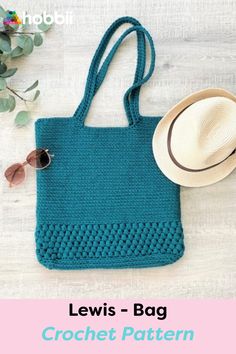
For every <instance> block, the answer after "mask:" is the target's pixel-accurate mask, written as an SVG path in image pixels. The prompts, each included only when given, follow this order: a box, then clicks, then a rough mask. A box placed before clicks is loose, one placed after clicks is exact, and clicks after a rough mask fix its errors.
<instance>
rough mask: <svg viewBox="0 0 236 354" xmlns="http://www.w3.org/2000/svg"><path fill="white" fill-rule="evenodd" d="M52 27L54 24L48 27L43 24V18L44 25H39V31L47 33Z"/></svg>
mask: <svg viewBox="0 0 236 354" xmlns="http://www.w3.org/2000/svg"><path fill="white" fill-rule="evenodd" d="M51 27H52V24H50V25H48V24H47V23H45V22H43V17H42V23H40V24H39V25H38V29H39V30H40V31H42V32H47V31H48V30H49V29H50V28H51Z"/></svg>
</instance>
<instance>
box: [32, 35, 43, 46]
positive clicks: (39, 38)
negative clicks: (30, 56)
mask: <svg viewBox="0 0 236 354" xmlns="http://www.w3.org/2000/svg"><path fill="white" fill-rule="evenodd" d="M42 44H43V37H42V36H41V34H40V33H38V32H36V33H35V35H34V45H35V46H36V47H39V46H40V45H42Z"/></svg>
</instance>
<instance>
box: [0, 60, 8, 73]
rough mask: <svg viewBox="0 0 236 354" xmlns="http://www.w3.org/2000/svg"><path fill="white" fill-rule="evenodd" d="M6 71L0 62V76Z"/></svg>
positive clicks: (3, 64)
mask: <svg viewBox="0 0 236 354" xmlns="http://www.w3.org/2000/svg"><path fill="white" fill-rule="evenodd" d="M1 60H2V58H1ZM6 70H7V66H6V64H5V63H2V62H0V75H2V74H3V73H5V71H6Z"/></svg>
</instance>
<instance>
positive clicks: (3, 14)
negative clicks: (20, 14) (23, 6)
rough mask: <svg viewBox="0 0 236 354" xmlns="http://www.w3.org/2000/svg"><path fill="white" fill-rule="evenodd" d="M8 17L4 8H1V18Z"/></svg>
mask: <svg viewBox="0 0 236 354" xmlns="http://www.w3.org/2000/svg"><path fill="white" fill-rule="evenodd" d="M6 15H7V13H6V11H5V10H4V8H3V7H2V6H0V17H3V18H5V17H6Z"/></svg>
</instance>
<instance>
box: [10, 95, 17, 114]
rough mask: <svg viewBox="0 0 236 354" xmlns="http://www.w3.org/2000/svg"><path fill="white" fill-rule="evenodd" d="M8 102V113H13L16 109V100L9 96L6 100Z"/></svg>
mask: <svg viewBox="0 0 236 354" xmlns="http://www.w3.org/2000/svg"><path fill="white" fill-rule="evenodd" d="M8 102H9V112H12V111H14V109H15V108H16V99H15V97H14V96H12V95H10V96H9V98H8Z"/></svg>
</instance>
